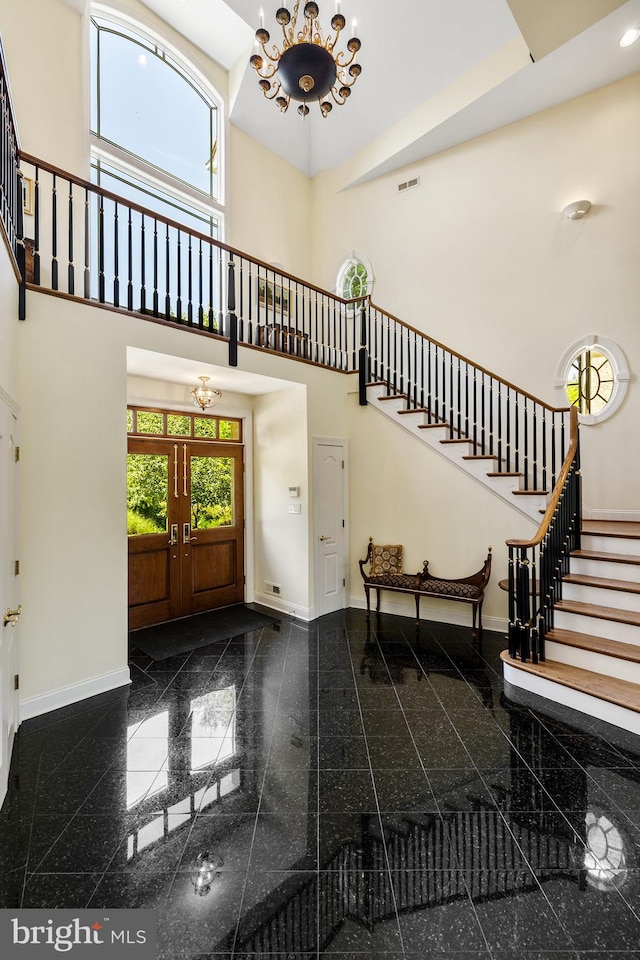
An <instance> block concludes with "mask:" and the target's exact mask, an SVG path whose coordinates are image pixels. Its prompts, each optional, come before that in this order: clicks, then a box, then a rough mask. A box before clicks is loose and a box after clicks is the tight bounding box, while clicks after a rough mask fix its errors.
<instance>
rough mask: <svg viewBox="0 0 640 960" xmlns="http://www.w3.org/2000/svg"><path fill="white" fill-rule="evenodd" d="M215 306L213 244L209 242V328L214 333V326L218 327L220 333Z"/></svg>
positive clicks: (217, 331) (217, 330)
mask: <svg viewBox="0 0 640 960" xmlns="http://www.w3.org/2000/svg"><path fill="white" fill-rule="evenodd" d="M214 310H215V308H214V306H213V244H212V243H210V244H209V330H210V331H211V332H212V333H213V332H214V327H215V328H216V333H220V324H219V323H218V315H217V314H216V316H215V321H214Z"/></svg>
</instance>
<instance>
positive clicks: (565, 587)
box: [562, 582, 640, 613]
mask: <svg viewBox="0 0 640 960" xmlns="http://www.w3.org/2000/svg"><path fill="white" fill-rule="evenodd" d="M562 599H563V600H578V601H579V602H580V603H596V604H598V606H601V607H613V608H614V609H615V610H633V611H634V612H635V613H640V593H626V592H625V591H623V590H606V589H605V588H604V587H587V586H585V585H584V584H580V583H566V582H565V583H563V584H562Z"/></svg>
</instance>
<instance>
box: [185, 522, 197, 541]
mask: <svg viewBox="0 0 640 960" xmlns="http://www.w3.org/2000/svg"><path fill="white" fill-rule="evenodd" d="M197 539H198V538H197V537H192V536H191V524H190V523H185V524H183V526H182V542H183V543H192V542H193V541H194V540H197Z"/></svg>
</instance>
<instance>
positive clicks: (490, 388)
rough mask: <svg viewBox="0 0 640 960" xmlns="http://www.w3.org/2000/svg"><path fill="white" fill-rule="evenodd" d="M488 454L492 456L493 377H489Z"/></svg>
mask: <svg viewBox="0 0 640 960" xmlns="http://www.w3.org/2000/svg"><path fill="white" fill-rule="evenodd" d="M489 453H490V455H491V456H493V377H489Z"/></svg>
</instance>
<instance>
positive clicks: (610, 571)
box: [571, 551, 640, 583]
mask: <svg viewBox="0 0 640 960" xmlns="http://www.w3.org/2000/svg"><path fill="white" fill-rule="evenodd" d="M618 552H620V551H618ZM571 573H582V574H584V575H585V576H587V577H607V578H608V579H609V580H631V582H632V583H640V564H635V563H614V562H613V561H611V560H585V559H583V558H582V557H571Z"/></svg>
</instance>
